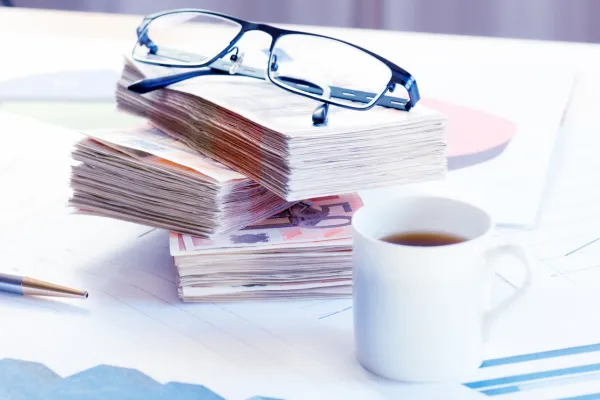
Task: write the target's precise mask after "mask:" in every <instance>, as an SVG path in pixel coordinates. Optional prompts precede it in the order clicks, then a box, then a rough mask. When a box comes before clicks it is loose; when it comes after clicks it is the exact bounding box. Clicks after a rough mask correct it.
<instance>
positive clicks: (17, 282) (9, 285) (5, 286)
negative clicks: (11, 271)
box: [0, 273, 23, 294]
mask: <svg viewBox="0 0 600 400" xmlns="http://www.w3.org/2000/svg"><path fill="white" fill-rule="evenodd" d="M0 292H8V293H15V294H23V278H22V277H20V276H14V275H8V274H3V273H0Z"/></svg>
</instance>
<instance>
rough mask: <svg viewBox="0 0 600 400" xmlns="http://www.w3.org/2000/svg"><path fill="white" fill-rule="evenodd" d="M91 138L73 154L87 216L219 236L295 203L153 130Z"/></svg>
mask: <svg viewBox="0 0 600 400" xmlns="http://www.w3.org/2000/svg"><path fill="white" fill-rule="evenodd" d="M84 133H85V134H86V137H85V138H84V139H83V140H81V141H79V142H78V143H77V144H76V145H75V149H74V150H73V153H72V157H73V159H74V160H76V161H77V163H76V165H74V166H73V167H72V169H71V187H72V189H73V194H72V196H71V199H70V205H71V206H73V207H75V208H76V209H77V210H78V212H79V213H83V214H92V215H100V216H104V217H111V218H116V219H121V220H125V221H131V222H136V223H139V224H143V225H147V226H151V227H155V228H162V229H167V230H170V231H176V232H179V233H185V234H189V235H195V236H198V237H204V238H213V237H219V236H222V235H226V234H227V233H230V232H235V231H237V230H239V229H241V228H244V227H246V226H248V225H250V224H252V223H255V222H258V221H261V220H263V219H264V218H267V217H268V216H271V215H273V214H275V213H277V212H279V211H282V210H284V209H286V208H288V207H289V206H290V205H291V204H293V203H290V202H286V201H285V200H283V199H281V198H280V197H278V196H276V195H275V194H273V193H271V192H269V191H268V190H266V189H265V188H263V187H261V186H260V185H258V184H257V183H256V182H254V181H252V180H250V179H248V178H246V177H245V176H243V175H241V174H239V173H237V172H235V171H233V170H231V169H229V168H227V167H225V166H223V165H222V164H220V163H218V162H216V161H213V160H211V159H209V158H207V157H204V156H202V155H200V154H198V153H197V152H195V151H192V150H190V149H189V148H188V147H187V146H185V145H184V144H183V143H180V142H178V141H177V140H175V139H173V138H172V137H171V136H168V135H165V134H164V133H162V132H161V131H159V130H158V129H156V128H154V127H152V126H150V125H144V126H142V127H140V128H136V129H130V130H96V131H89V132H84Z"/></svg>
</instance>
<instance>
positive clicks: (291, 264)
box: [170, 194, 363, 302]
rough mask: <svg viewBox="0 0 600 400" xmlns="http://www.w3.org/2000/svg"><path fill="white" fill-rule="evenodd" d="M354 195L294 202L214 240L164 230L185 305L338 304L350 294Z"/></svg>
mask: <svg viewBox="0 0 600 400" xmlns="http://www.w3.org/2000/svg"><path fill="white" fill-rule="evenodd" d="M362 205H363V204H362V201H361V199H360V197H359V196H358V195H357V194H349V195H340V196H328V197H321V198H315V199H310V200H305V201H302V202H299V203H297V204H295V205H293V206H291V207H290V208H289V209H287V210H285V211H283V212H281V213H278V214H275V215H273V216H272V217H270V218H267V219H265V220H264V221H261V222H259V223H256V224H252V225H250V226H248V227H246V228H244V229H241V230H239V231H237V232H235V233H232V234H229V235H226V236H223V237H220V238H218V239H214V240H210V239H202V238H197V237H194V236H192V235H185V234H184V235H182V234H179V233H175V232H171V234H170V248H171V255H173V257H174V259H175V265H176V266H177V271H178V277H179V281H178V287H179V296H180V298H181V299H182V300H183V301H187V302H204V301H206V302H211V301H241V300H259V299H265V298H270V299H280V300H282V299H324V298H334V297H335V298H343V297H349V296H351V294H352V226H351V221H352V215H353V214H354V212H356V210H358V209H359V208H360V207H361V206H362Z"/></svg>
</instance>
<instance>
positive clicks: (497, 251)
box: [484, 243, 532, 339]
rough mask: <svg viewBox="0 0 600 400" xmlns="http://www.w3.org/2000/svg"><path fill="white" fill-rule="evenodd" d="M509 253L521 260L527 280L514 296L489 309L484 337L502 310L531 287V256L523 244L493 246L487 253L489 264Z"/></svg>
mask: <svg viewBox="0 0 600 400" xmlns="http://www.w3.org/2000/svg"><path fill="white" fill-rule="evenodd" d="M507 255H509V256H513V257H516V258H517V259H518V260H519V261H521V263H522V264H523V267H524V269H525V280H524V281H523V283H522V284H521V286H520V287H519V288H518V289H517V290H516V291H515V292H514V293H513V294H512V296H510V297H509V298H507V299H505V300H504V301H502V303H500V304H499V305H498V306H496V307H495V308H494V309H492V310H490V311H488V312H487V314H486V315H485V321H484V337H485V338H486V339H487V338H489V336H490V331H491V326H492V325H493V324H494V322H495V321H497V320H498V317H499V316H500V314H502V312H503V311H505V310H506V309H507V308H508V307H510V306H512V305H514V304H515V303H516V302H517V301H519V300H520V299H521V298H522V297H523V295H524V294H525V293H526V292H527V291H528V290H529V288H530V287H531V281H532V270H531V265H530V262H529V257H528V255H527V252H526V250H525V249H524V248H523V247H522V246H520V245H517V244H514V243H503V244H500V245H496V246H494V247H493V248H491V249H490V250H488V252H487V254H486V261H487V265H490V267H493V265H494V264H495V263H496V262H497V261H498V260H499V259H500V258H501V257H504V256H507Z"/></svg>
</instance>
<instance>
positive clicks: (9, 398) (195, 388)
mask: <svg viewBox="0 0 600 400" xmlns="http://www.w3.org/2000/svg"><path fill="white" fill-rule="evenodd" d="M0 399H2V400H41V399H44V400H50V399H52V400H54V399H60V400H104V399H111V400H153V399H168V400H223V399H225V398H224V397H222V396H220V395H219V394H217V393H215V392H213V391H212V390H210V389H209V388H207V387H205V386H202V385H192V384H185V383H178V382H169V383H167V384H164V385H163V384H161V383H159V382H157V381H155V380H154V379H152V378H150V377H149V376H147V375H145V374H143V373H141V372H140V371H138V370H135V369H128V368H120V367H114V366H108V365H99V366H96V367H94V368H90V369H87V370H85V371H82V372H79V373H77V374H75V375H71V376H68V377H66V378H63V377H61V376H59V375H57V374H56V373H55V372H54V371H52V370H51V369H50V368H48V367H46V366H45V365H43V364H39V363H35V362H29V361H22V360H13V359H3V360H0ZM249 400H279V399H272V398H267V397H260V396H256V397H252V398H251V399H249Z"/></svg>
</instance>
